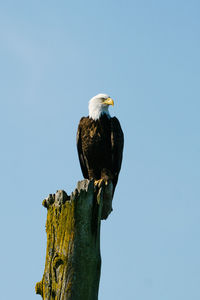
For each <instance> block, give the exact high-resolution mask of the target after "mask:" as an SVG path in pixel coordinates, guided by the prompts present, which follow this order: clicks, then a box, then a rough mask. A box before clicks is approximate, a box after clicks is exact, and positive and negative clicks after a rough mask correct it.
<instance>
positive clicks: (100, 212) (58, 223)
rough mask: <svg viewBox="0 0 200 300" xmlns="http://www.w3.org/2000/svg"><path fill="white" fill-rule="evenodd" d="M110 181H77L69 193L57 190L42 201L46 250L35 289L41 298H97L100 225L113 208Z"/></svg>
mask: <svg viewBox="0 0 200 300" xmlns="http://www.w3.org/2000/svg"><path fill="white" fill-rule="evenodd" d="M112 189H113V186H112V183H111V182H110V183H109V184H108V185H107V186H105V184H102V185H101V187H100V188H97V187H95V186H94V182H93V181H89V180H83V181H80V182H78V184H77V188H76V189H75V191H74V192H73V193H72V195H71V196H68V195H67V194H66V193H65V191H62V190H60V191H57V192H56V194H53V195H49V197H48V198H46V199H45V200H44V201H43V206H45V207H46V208H47V221H46V233H47V250H46V262H45V270H44V275H43V278H42V280H41V281H40V282H38V283H37V284H36V287H35V289H36V293H37V294H40V295H41V296H42V298H43V299H45V300H47V299H48V300H51V299H56V300H58V299H61V300H97V299H98V289H99V280H100V270H101V255H100V225H101V219H106V218H107V217H108V215H109V213H110V212H111V211H112V196H111V195H112Z"/></svg>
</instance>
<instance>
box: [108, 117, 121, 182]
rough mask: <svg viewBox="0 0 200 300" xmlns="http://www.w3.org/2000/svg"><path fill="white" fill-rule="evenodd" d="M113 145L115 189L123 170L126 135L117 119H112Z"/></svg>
mask: <svg viewBox="0 0 200 300" xmlns="http://www.w3.org/2000/svg"><path fill="white" fill-rule="evenodd" d="M111 145H112V167H113V171H114V174H113V175H114V178H113V184H114V187H115V186H116V184H117V180H118V175H119V172H120V169H121V164H122V156H123V148H124V134H123V131H122V129H121V126H120V123H119V120H118V119H117V118H116V117H114V118H112V119H111Z"/></svg>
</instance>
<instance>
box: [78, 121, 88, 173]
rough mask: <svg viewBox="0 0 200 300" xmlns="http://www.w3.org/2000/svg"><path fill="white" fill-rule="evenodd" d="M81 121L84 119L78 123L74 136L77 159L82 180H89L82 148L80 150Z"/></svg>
mask: <svg viewBox="0 0 200 300" xmlns="http://www.w3.org/2000/svg"><path fill="white" fill-rule="evenodd" d="M83 119H84V117H83V118H82V119H81V120H80V122H79V126H78V130H77V135H76V145H77V150H78V157H79V161H80V165H81V170H82V173H83V177H84V178H89V176H88V169H87V164H86V160H85V158H84V153H83V148H82V140H81V130H82V121H83Z"/></svg>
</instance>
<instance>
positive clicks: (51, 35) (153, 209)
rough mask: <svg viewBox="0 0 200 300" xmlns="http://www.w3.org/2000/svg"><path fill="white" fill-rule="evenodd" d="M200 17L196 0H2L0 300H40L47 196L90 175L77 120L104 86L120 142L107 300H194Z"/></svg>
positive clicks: (109, 226) (105, 229) (107, 243)
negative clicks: (79, 146) (37, 289)
mask: <svg viewBox="0 0 200 300" xmlns="http://www.w3.org/2000/svg"><path fill="white" fill-rule="evenodd" d="M199 16H200V2H199V1H193V0H190V1H189V0H188V1H186V0H181V1H180V0H179V1H176V0H175V1H174V0H173V1H172V0H169V1H160V0H154V1H153V0H149V1H147V0H140V1H134V0H132V1H121V0H120V1H109V0H107V1H104V0H101V1H94V0H93V1H88V0H86V1H66V0H65V1H64V0H61V1H51V0H49V1H38V0H34V1H25V0H24V1H22V0H18V1H10V0H6V1H2V2H1V4H0V43H1V47H0V66H1V67H0V82H1V88H0V103H1V110H0V111H1V118H0V132H1V155H0V182H1V212H0V228H1V247H0V266H1V268H0V281H1V296H0V297H1V299H3V300H13V299H20V300H27V299H29V300H36V299H40V297H39V296H37V295H35V293H34V286H35V283H36V282H37V281H40V280H41V278H42V275H43V270H44V262H45V250H46V234H45V220H46V210H45V209H44V208H43V207H42V206H41V202H42V200H43V199H44V198H45V197H46V196H47V195H48V194H49V193H54V192H55V191H56V190H57V189H65V190H66V191H67V192H68V194H70V193H71V192H72V191H73V190H74V189H75V187H76V182H77V181H78V180H80V179H82V174H81V171H80V167H79V162H78V157H77V152H76V143H75V136H76V130H77V125H78V122H79V119H80V118H81V117H82V116H84V115H85V116H86V115H87V114H88V108H87V107H88V100H89V99H90V98H91V97H92V96H94V95H96V94H97V93H100V92H103V93H108V94H110V96H112V97H113V99H114V100H115V106H114V108H111V109H110V112H111V115H116V116H117V117H118V118H119V120H120V122H121V125H122V128H123V130H124V134H125V149H124V160H123V166H122V170H121V174H120V179H119V184H118V187H117V189H116V193H115V198H114V211H113V213H112V215H111V216H110V218H109V220H108V221H106V222H103V223H102V232H101V252H102V274H101V283H100V296H99V299H100V300H122V299H125V300H126V299H127V300H134V299H137V300H189V299H191V300H197V299H198V300H199V299H200V238H199V237H200V189H199V182H200V138H199V132H200V121H199V113H200V87H199V83H200V18H199Z"/></svg>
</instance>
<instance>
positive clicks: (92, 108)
mask: <svg viewBox="0 0 200 300" xmlns="http://www.w3.org/2000/svg"><path fill="white" fill-rule="evenodd" d="M109 105H114V101H113V100H112V99H111V98H110V97H109V96H108V95H107V94H98V95H96V96H94V97H93V98H92V99H90V101H89V106H88V108H89V117H90V118H91V119H93V120H97V119H99V118H100V116H101V115H103V114H106V115H107V116H109V117H110V114H109V111H108V107H109Z"/></svg>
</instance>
